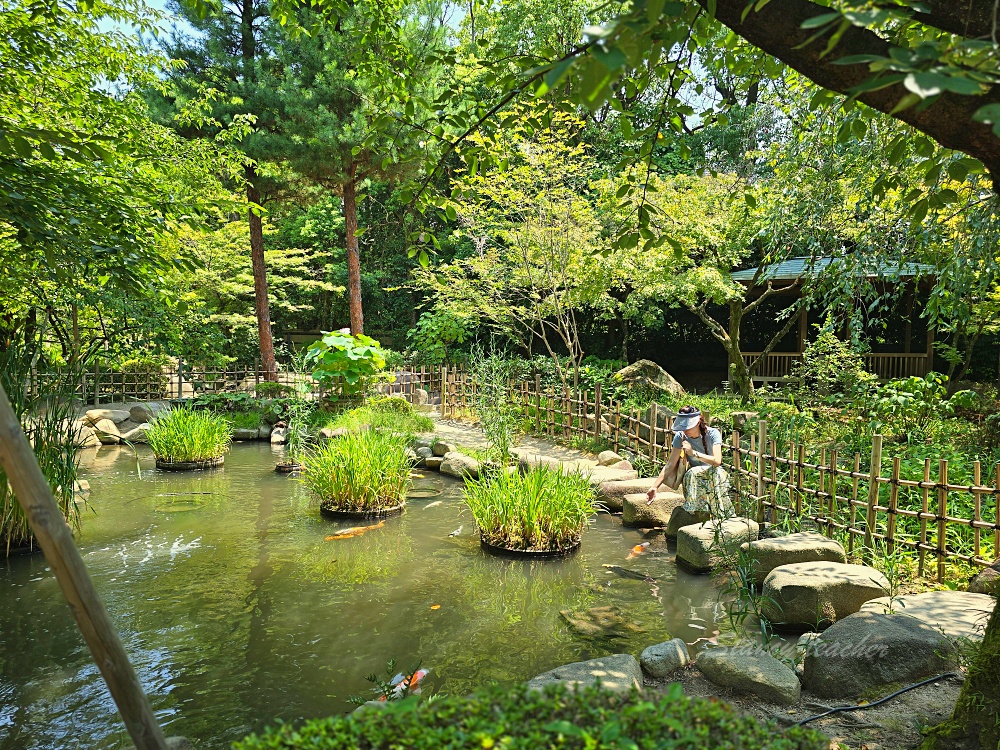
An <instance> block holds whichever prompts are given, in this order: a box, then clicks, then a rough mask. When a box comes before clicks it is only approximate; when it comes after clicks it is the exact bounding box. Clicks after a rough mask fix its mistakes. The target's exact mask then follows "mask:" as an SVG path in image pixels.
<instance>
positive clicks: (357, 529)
mask: <svg viewBox="0 0 1000 750" xmlns="http://www.w3.org/2000/svg"><path fill="white" fill-rule="evenodd" d="M383 526H385V521H379V522H378V523H376V524H372V525H371V526H352V527H351V528H349V529H344V530H343V531H340V532H337V533H336V534H332V535H330V536H328V537H326V538H325V539H324V541H326V542H333V541H336V540H337V539H350V538H351V537H354V536H361V535H362V534H364V533H365V532H366V531H371V530H372V529H381V528H382V527H383Z"/></svg>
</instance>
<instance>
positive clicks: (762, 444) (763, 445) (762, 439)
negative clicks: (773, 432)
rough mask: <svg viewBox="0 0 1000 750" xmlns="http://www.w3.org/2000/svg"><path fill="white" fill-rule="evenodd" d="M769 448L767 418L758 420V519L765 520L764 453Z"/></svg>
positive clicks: (759, 520)
mask: <svg viewBox="0 0 1000 750" xmlns="http://www.w3.org/2000/svg"><path fill="white" fill-rule="evenodd" d="M766 450H767V420H766V419H759V420H757V488H756V491H757V521H758V522H762V521H763V520H764V476H765V475H764V453H765V451H766Z"/></svg>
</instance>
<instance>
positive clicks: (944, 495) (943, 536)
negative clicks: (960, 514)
mask: <svg viewBox="0 0 1000 750" xmlns="http://www.w3.org/2000/svg"><path fill="white" fill-rule="evenodd" d="M947 517H948V461H947V459H944V458H942V459H940V460H939V461H938V512H937V579H938V582H939V583H941V582H943V581H944V563H945V555H946V554H947V552H948V545H947V537H948V521H947V520H946V519H947Z"/></svg>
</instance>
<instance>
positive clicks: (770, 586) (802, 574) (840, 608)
mask: <svg viewBox="0 0 1000 750" xmlns="http://www.w3.org/2000/svg"><path fill="white" fill-rule="evenodd" d="M888 593H889V581H888V580H886V577H885V576H884V575H882V573H880V572H879V571H877V570H875V569H874V568H869V567H867V566H865V565H847V564H844V563H831V562H809V563H794V564H792V565H782V566H781V567H780V568H775V569H774V570H772V571H771V572H770V573H769V574H768V576H767V578H765V579H764V587H763V598H764V602H763V607H762V612H763V614H764V617H766V618H767V619H768V620H769V621H770V622H771V624H773V625H775V626H778V627H785V628H792V629H795V628H802V629H809V628H823V627H826V626H828V625H831V624H832V623H835V622H837V621H838V620H842V619H844V618H845V617H847V616H848V615H853V614H854V613H855V612H857V611H859V610H860V609H861V606H862V605H863V604H864V603H865V602H867V601H870V600H872V599H877V598H878V597H880V596H885V595H886V594H888Z"/></svg>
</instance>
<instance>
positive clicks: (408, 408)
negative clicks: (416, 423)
mask: <svg viewBox="0 0 1000 750" xmlns="http://www.w3.org/2000/svg"><path fill="white" fill-rule="evenodd" d="M368 406H369V408H370V409H371V410H372V411H376V412H380V413H389V414H413V404H411V403H410V402H409V401H407V400H406V399H405V398H403V397H402V396H375V397H373V398H370V399H368Z"/></svg>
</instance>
